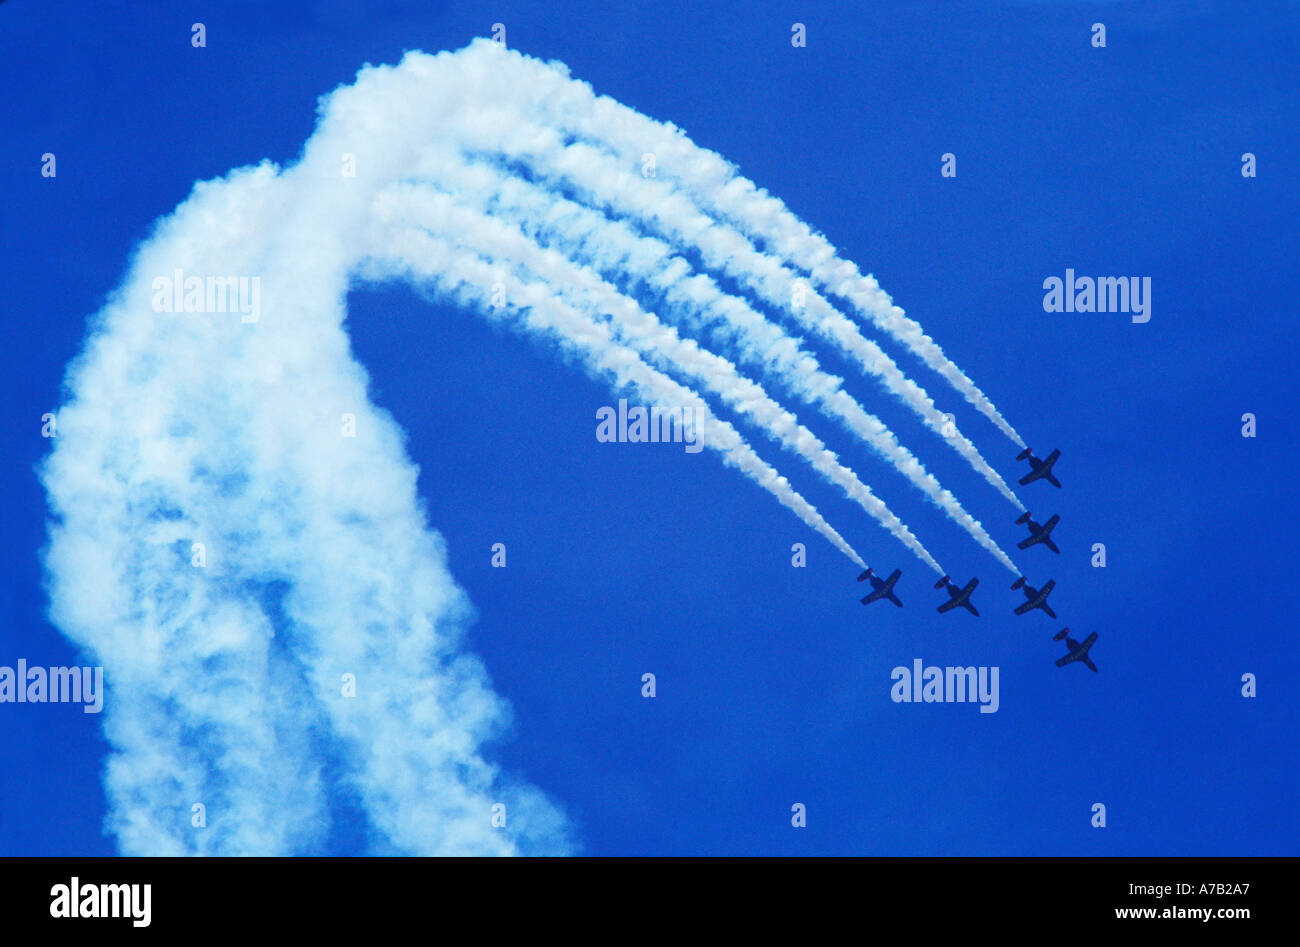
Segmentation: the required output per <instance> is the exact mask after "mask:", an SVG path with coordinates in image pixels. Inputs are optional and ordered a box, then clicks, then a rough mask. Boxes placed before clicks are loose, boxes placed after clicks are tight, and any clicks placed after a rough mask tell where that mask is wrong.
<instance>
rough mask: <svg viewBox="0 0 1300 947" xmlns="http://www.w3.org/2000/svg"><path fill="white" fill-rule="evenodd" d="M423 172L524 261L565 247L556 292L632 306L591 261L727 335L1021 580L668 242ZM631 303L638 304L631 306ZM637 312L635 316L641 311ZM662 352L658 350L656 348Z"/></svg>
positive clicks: (502, 181)
mask: <svg viewBox="0 0 1300 947" xmlns="http://www.w3.org/2000/svg"><path fill="white" fill-rule="evenodd" d="M421 173H422V174H423V175H427V176H428V177H429V179H430V180H436V181H438V182H440V185H441V186H443V187H447V188H450V189H452V190H453V191H454V192H455V193H456V194H457V196H458V197H459V198H460V199H461V200H462V201H472V202H473V204H474V207H475V209H477V210H479V211H480V212H481V213H484V214H487V213H491V214H493V215H495V216H501V217H504V218H506V219H508V220H510V221H511V222H512V223H511V226H512V227H513V228H514V233H515V236H514V238H513V239H510V238H509V237H508V236H504V235H502V236H498V238H497V240H498V241H504V240H510V245H511V246H513V247H516V248H519V252H521V253H525V254H529V256H530V258H536V257H537V256H538V248H537V245H536V243H535V242H530V243H528V244H526V245H525V244H521V243H520V240H519V236H518V235H519V231H520V229H522V230H524V231H527V232H532V233H534V234H540V235H544V236H545V237H546V238H547V239H548V241H549V242H551V243H558V244H559V245H560V246H562V248H563V249H564V251H565V254H564V255H561V254H550V255H549V256H548V257H546V259H547V260H548V263H547V265H548V266H549V268H550V269H549V272H550V274H551V281H552V282H553V283H554V284H555V285H563V284H564V283H565V282H569V281H572V280H574V279H577V280H578V281H579V282H580V283H581V286H582V290H583V292H584V293H592V292H596V293H603V294H604V295H603V296H602V297H601V298H602V300H603V302H602V305H603V306H605V307H606V308H609V307H611V306H613V305H614V304H615V303H619V304H623V305H625V304H627V303H628V302H631V301H629V300H627V299H626V297H623V296H621V295H617V294H614V295H611V294H613V293H614V291H613V289H612V287H609V286H608V284H605V283H604V282H603V281H599V280H595V279H594V276H593V275H592V274H590V273H588V272H586V267H583V266H575V265H574V264H573V263H572V262H571V259H572V260H583V261H590V262H591V263H592V264H594V265H598V266H600V268H601V269H602V270H605V271H613V272H618V273H621V274H623V275H625V276H631V277H637V278H639V279H640V280H641V281H642V282H644V283H646V284H648V285H649V284H653V286H654V288H655V289H656V290H658V291H660V292H662V293H663V295H664V297H665V300H666V301H667V302H669V303H670V308H671V310H672V311H673V312H674V313H676V314H678V315H679V316H681V317H682V318H683V319H684V320H685V321H688V322H691V323H693V324H694V325H695V326H696V327H698V328H705V329H706V330H708V329H711V330H713V333H714V334H715V335H718V334H729V335H730V336H731V338H732V339H734V340H735V342H736V345H737V346H738V347H739V349H740V350H741V353H742V355H748V356H749V359H750V361H752V362H756V363H758V364H760V365H762V366H763V368H764V369H765V370H766V371H768V372H769V373H770V374H772V375H774V376H775V377H776V378H777V379H778V380H779V381H781V382H782V383H783V385H784V386H785V387H786V389H787V390H788V391H790V392H792V393H794V394H795V395H796V396H797V397H799V398H801V399H802V400H804V401H806V402H807V403H809V404H815V405H817V406H818V407H820V408H821V409H822V410H823V411H824V412H825V413H826V414H828V415H829V416H831V417H833V418H835V419H836V420H838V421H840V423H842V424H843V425H844V426H845V427H846V428H847V429H848V430H850V431H851V432H852V433H854V434H855V435H857V436H858V437H860V438H861V439H862V440H863V441H864V442H865V443H867V444H869V445H870V446H871V447H872V448H873V449H874V450H876V451H877V452H878V453H879V454H880V455H881V456H883V457H884V458H885V459H887V460H888V461H889V462H890V463H891V464H892V465H893V466H894V467H895V469H897V470H898V471H899V472H901V473H902V474H903V475H904V476H906V477H907V478H908V479H909V480H910V481H911V482H912V483H913V484H914V485H915V486H916V487H917V488H918V489H920V490H921V491H922V492H924V493H925V495H926V496H927V497H928V498H929V499H930V500H931V502H933V503H934V504H935V505H936V506H938V507H939V508H940V509H941V510H943V511H944V512H945V513H946V514H947V515H948V516H949V517H951V518H952V519H953V521H954V522H956V523H957V524H958V525H960V526H961V527H962V528H963V529H965V530H966V531H967V532H968V533H969V534H970V535H971V536H972V537H973V538H974V539H975V540H976V542H978V543H979V544H980V545H981V546H982V547H984V548H985V549H986V550H988V551H989V552H990V553H992V554H993V555H994V556H995V557H996V558H997V559H998V561H999V562H1001V563H1002V564H1003V565H1004V566H1006V568H1007V569H1009V570H1010V571H1012V572H1013V573H1015V574H1017V575H1019V570H1018V568H1017V567H1016V566H1015V564H1014V563H1013V562H1012V561H1011V560H1010V558H1009V557H1008V556H1007V555H1006V553H1005V552H1003V551H1002V549H1001V548H1000V547H999V546H998V545H997V543H996V542H995V541H994V540H993V538H992V537H991V536H989V534H988V532H987V531H986V530H985V529H984V527H983V526H982V525H981V524H980V523H979V521H978V520H976V519H974V517H972V516H971V515H970V514H969V513H967V512H966V511H965V510H964V509H963V508H962V506H961V504H960V502H959V501H958V500H957V498H956V497H955V496H953V494H952V493H951V492H950V491H948V490H945V489H943V487H941V486H940V484H939V482H938V481H937V480H936V479H935V478H934V477H933V476H932V475H931V474H930V473H928V472H927V471H926V470H925V468H924V466H922V464H921V463H920V461H919V460H917V458H916V457H915V456H914V455H913V454H912V453H911V452H910V451H908V450H907V449H906V448H905V447H903V446H902V445H901V444H899V443H898V440H897V439H896V438H895V437H894V435H893V433H892V432H891V431H890V430H889V429H888V428H887V427H886V426H885V425H884V423H883V422H882V421H880V419H879V418H877V417H875V416H874V415H871V414H868V413H867V412H866V411H865V410H863V409H862V407H861V405H859V404H858V403H857V402H856V401H855V400H854V399H853V398H852V397H851V396H850V395H848V393H847V392H844V391H843V390H842V389H841V388H840V379H838V378H835V377H833V376H830V375H827V374H826V373H824V372H822V371H821V369H820V367H819V366H818V364H817V361H816V359H815V358H814V357H813V356H812V355H811V354H809V353H807V352H804V351H803V350H802V349H801V348H800V347H799V344H798V342H797V341H796V340H795V339H792V338H790V337H789V336H787V335H786V334H785V333H784V332H782V331H781V330H780V328H778V327H777V326H775V325H774V324H772V323H771V322H769V321H767V320H766V319H765V318H764V317H763V316H762V315H760V314H759V313H757V312H755V311H754V310H753V309H751V308H750V307H749V306H748V305H746V304H745V302H744V300H743V299H740V298H738V297H735V296H731V295H728V294H725V293H723V292H722V291H721V290H720V289H719V288H718V286H717V284H716V283H715V282H714V281H713V280H711V279H709V278H708V277H707V276H704V275H700V274H697V275H693V276H688V275H687V274H689V273H691V272H692V271H691V267H690V265H689V264H688V263H687V262H686V261H685V260H683V259H682V258H681V257H679V256H675V255H673V253H672V252H671V249H670V248H669V247H668V245H667V244H665V243H663V242H662V241H660V240H657V239H654V238H649V237H641V236H638V235H636V234H635V233H633V232H632V230H631V228H630V227H629V226H628V225H627V224H625V223H622V222H619V221H610V220H608V219H607V218H606V217H605V216H604V215H603V214H601V213H599V212H596V211H593V210H591V209H590V208H587V207H583V206H582V205H579V204H577V203H575V202H573V201H569V200H567V199H565V198H563V197H561V196H558V195H555V194H552V193H549V192H546V191H544V190H542V189H540V188H538V187H536V186H534V185H532V184H529V183H528V182H525V181H522V180H520V179H518V178H511V177H503V176H502V175H501V174H500V173H498V172H496V171H494V169H492V168H491V167H488V166H484V165H481V164H480V165H473V166H470V165H465V164H463V163H461V162H459V161H458V160H457V159H456V157H455V156H454V155H452V154H450V153H444V154H438V153H436V152H432V151H431V152H430V153H428V154H426V157H425V158H424V160H423V161H422V163H421ZM421 199H422V192H420V191H419V190H418V189H415V188H413V187H407V188H405V189H404V190H403V191H402V193H401V194H400V196H397V197H395V198H394V199H393V201H394V202H395V203H396V204H398V205H400V206H403V207H418V206H420V204H421ZM443 213H446V208H444V207H442V206H439V207H436V208H426V210H425V212H424V214H423V217H422V219H424V220H426V221H429V222H430V223H432V222H434V221H436V220H437V219H438V218H439V216H440V215H441V214H443ZM470 223H477V221H471V222H470ZM467 225H468V224H467ZM498 226H501V225H498ZM499 233H500V232H499ZM530 248H531V249H530ZM570 258H571V259H570ZM534 269H536V268H535V267H534ZM631 305H633V306H635V305H636V304H635V302H631ZM637 309H638V311H639V307H637ZM715 317H716V318H715ZM724 327H726V328H727V329H730V330H731V331H730V333H721V332H719V331H718V330H721V329H723V328H724ZM629 339H630V340H632V342H633V344H636V342H637V340H638V339H639V340H640V344H642V345H644V346H646V347H648V348H649V349H651V350H653V349H654V348H655V344H654V343H653V342H652V341H651V334H650V333H649V331H646V332H645V334H641V335H638V334H637V333H631V334H630V335H629ZM659 354H661V355H662V354H664V352H663V351H662V350H661V351H660V353H659ZM706 378H707V376H706ZM875 502H876V503H878V501H875ZM869 512H872V515H874V516H877V518H880V515H881V514H882V513H883V514H884V515H886V516H887V517H888V518H889V520H890V521H891V522H890V523H889V524H888V525H887V528H888V529H890V530H891V532H895V535H900V533H899V531H900V530H906V527H904V526H903V524H902V523H901V522H899V521H898V520H897V517H895V516H894V515H893V514H892V513H889V512H888V510H887V509H885V508H884V507H883V504H881V505H879V506H875V505H874V504H873V509H872V510H870V511H869ZM882 522H883V521H882ZM900 538H901V535H900Z"/></svg>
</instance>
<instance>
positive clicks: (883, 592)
mask: <svg viewBox="0 0 1300 947" xmlns="http://www.w3.org/2000/svg"><path fill="white" fill-rule="evenodd" d="M902 574H903V570H901V569H895V570H894V573H893V575H891V576H890V577H889V578H888V579H878V578H876V576H875V575H874V574H873V573H872V571H871V570H870V569H868V570H867V571H866V572H864V573H862V575H860V576H858V581H859V582H862V581H864V580H866V579H870V580H871V587H872V588H873V589H875V591H874V592H872V593H871V594H870V595H868V596H867V597H866V598H864V599H863V600H862V604H863V605H870V604H871V603H872V602H878V601H880V600H881V599H882V598H887V599H889V600H890V601H891V602H893V603H894V604H895V605H897V606H898V607H899V608H902V607H903V603H902V602H900V601H899V600H898V596H897V595H895V594H894V583H895V582H897V581H898V577H899V576H900V575H902Z"/></svg>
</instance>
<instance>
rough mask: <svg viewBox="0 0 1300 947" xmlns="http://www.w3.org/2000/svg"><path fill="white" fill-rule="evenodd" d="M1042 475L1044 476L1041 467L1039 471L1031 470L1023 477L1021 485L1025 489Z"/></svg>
mask: <svg viewBox="0 0 1300 947" xmlns="http://www.w3.org/2000/svg"><path fill="white" fill-rule="evenodd" d="M1042 475H1043V468H1042V467H1039V468H1038V469H1037V470H1031V471H1029V473H1027V474H1025V475H1024V476H1023V477H1021V478H1020V485H1021V486H1022V487H1023V486H1025V485H1026V484H1030V483H1033V482H1034V481H1035V480H1037V479H1038V478H1039V477H1041V476H1042Z"/></svg>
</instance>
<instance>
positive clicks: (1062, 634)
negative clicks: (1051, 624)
mask: <svg viewBox="0 0 1300 947" xmlns="http://www.w3.org/2000/svg"><path fill="white" fill-rule="evenodd" d="M1069 633H1070V629H1069V628H1062V629H1061V630H1060V631H1058V632H1057V633H1056V634H1054V635H1052V640H1053V641H1060V640H1061V639H1062V638H1064V637H1065V636H1066V635H1068V634H1069Z"/></svg>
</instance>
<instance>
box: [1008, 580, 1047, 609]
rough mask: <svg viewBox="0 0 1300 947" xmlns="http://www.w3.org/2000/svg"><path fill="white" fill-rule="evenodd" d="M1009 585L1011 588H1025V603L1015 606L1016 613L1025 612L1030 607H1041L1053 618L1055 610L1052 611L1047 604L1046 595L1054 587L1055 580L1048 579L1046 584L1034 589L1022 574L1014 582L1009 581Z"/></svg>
mask: <svg viewBox="0 0 1300 947" xmlns="http://www.w3.org/2000/svg"><path fill="white" fill-rule="evenodd" d="M1011 587H1012V588H1013V589H1019V588H1023V589H1024V590H1025V603H1024V604H1023V605H1021V606H1019V607H1017V608H1016V614H1017V615H1023V614H1025V612H1028V611H1030V610H1032V609H1035V608H1041V609H1042V610H1043V611H1045V612H1047V614H1048V615H1050V616H1052V617H1053V618H1055V617H1056V612H1054V611H1052V606H1050V605H1048V604H1047V596H1048V595H1049V594H1050V593H1051V591H1052V589H1054V588H1056V580H1054V579H1048V580H1047V584H1046V585H1044V586H1043V587H1042V588H1041V589H1036V588H1034V587H1033V586H1032V585H1028V584H1026V582H1025V577H1024V576H1023V575H1022V576H1021V577H1020V578H1018V579H1016V581H1015V582H1013V583H1011Z"/></svg>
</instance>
